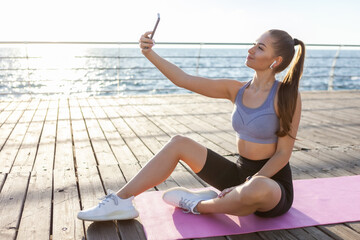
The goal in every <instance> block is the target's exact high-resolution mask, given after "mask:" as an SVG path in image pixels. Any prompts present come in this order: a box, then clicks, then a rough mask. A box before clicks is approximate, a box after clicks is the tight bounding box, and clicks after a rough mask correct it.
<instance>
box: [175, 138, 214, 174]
mask: <svg viewBox="0 0 360 240" xmlns="http://www.w3.org/2000/svg"><path fill="white" fill-rule="evenodd" d="M169 143H170V144H171V146H172V148H173V149H174V150H175V151H176V153H177V156H178V158H179V159H180V160H183V161H184V162H185V163H186V164H187V165H189V166H190V168H191V169H192V170H193V171H194V172H198V171H200V170H201V169H202V167H203V166H204V164H205V161H206V155H207V149H206V147H204V146H202V145H201V144H199V143H197V142H196V141H194V140H192V139H191V138H188V137H185V136H182V135H176V136H174V137H172V138H171V140H170V142H169Z"/></svg>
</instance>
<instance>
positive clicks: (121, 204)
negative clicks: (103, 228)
mask: <svg viewBox="0 0 360 240" xmlns="http://www.w3.org/2000/svg"><path fill="white" fill-rule="evenodd" d="M133 199H134V197H130V198H128V199H121V198H119V197H118V196H117V195H116V194H115V193H110V194H108V195H106V196H105V197H103V198H102V199H101V200H102V201H101V202H99V205H97V206H95V207H92V208H89V209H85V210H82V211H80V212H79V213H78V215H77V217H78V218H79V219H81V220H85V221H111V220H127V219H133V218H136V217H138V216H139V212H138V211H137V210H136V209H135V207H134V205H133V202H132V200H133Z"/></svg>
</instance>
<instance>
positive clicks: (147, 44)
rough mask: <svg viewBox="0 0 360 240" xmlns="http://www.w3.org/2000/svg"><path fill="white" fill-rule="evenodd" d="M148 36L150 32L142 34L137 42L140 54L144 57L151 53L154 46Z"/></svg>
mask: <svg viewBox="0 0 360 240" xmlns="http://www.w3.org/2000/svg"><path fill="white" fill-rule="evenodd" d="M150 34H152V31H149V32H146V33H144V34H143V35H141V37H140V40H139V46H140V49H141V52H142V54H144V55H146V54H147V53H149V52H151V51H152V50H151V48H152V47H153V46H154V45H155V41H154V40H153V39H150Z"/></svg>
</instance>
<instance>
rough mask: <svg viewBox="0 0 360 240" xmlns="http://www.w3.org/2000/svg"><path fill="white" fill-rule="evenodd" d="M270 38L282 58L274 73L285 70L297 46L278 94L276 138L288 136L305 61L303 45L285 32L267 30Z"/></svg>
mask: <svg viewBox="0 0 360 240" xmlns="http://www.w3.org/2000/svg"><path fill="white" fill-rule="evenodd" d="M268 32H269V33H270V36H271V37H272V39H273V41H272V46H273V47H274V50H275V54H276V55H277V56H281V57H282V62H281V63H280V64H279V65H278V66H277V67H275V68H274V70H275V72H276V73H279V72H281V71H283V70H284V69H286V68H287V67H288V66H289V64H290V63H291V61H292V60H293V57H294V55H295V45H299V49H298V52H297V54H296V57H295V59H294V61H293V63H292V65H291V66H290V69H289V70H288V72H287V73H286V75H285V77H284V79H283V81H282V84H281V86H280V88H279V93H278V109H279V116H280V129H279V130H278V131H277V132H276V135H277V136H278V137H284V136H286V135H289V136H290V137H292V138H294V137H293V136H291V135H290V133H289V132H290V130H291V122H292V118H293V116H294V113H295V108H296V102H297V96H298V91H299V82H300V78H301V76H302V72H303V68H304V60H305V44H304V43H303V42H302V41H300V40H298V39H293V38H292V37H291V36H290V35H289V34H288V33H287V32H285V31H282V30H277V29H273V30H269V31H268Z"/></svg>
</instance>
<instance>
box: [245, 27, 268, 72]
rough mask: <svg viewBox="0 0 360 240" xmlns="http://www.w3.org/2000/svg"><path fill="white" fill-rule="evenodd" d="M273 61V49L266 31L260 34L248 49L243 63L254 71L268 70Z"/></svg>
mask: <svg viewBox="0 0 360 240" xmlns="http://www.w3.org/2000/svg"><path fill="white" fill-rule="evenodd" d="M274 61H275V54H274V49H273V48H272V44H271V37H270V34H269V33H268V32H266V33H264V34H263V35H261V36H260V38H259V39H258V40H257V41H256V43H254V46H253V47H252V48H250V49H249V50H248V56H247V58H246V61H245V65H246V66H248V67H249V68H252V69H254V70H255V71H264V70H269V69H270V65H271V64H272V63H273V62H274Z"/></svg>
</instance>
